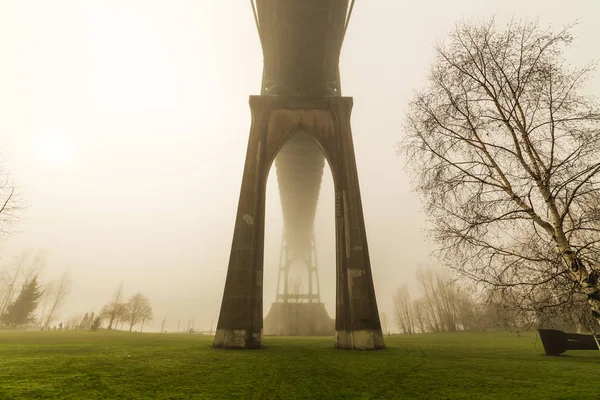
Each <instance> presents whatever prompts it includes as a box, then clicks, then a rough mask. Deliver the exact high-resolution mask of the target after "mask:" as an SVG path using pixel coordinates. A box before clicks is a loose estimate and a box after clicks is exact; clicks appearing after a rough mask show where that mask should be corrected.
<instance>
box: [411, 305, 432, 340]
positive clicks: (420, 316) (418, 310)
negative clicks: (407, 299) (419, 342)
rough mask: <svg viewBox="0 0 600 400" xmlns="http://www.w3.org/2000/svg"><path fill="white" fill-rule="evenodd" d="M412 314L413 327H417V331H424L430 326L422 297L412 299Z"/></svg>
mask: <svg viewBox="0 0 600 400" xmlns="http://www.w3.org/2000/svg"><path fill="white" fill-rule="evenodd" d="M412 310H413V316H414V319H415V328H418V329H419V332H421V333H425V332H427V331H429V330H431V328H430V327H429V325H430V322H428V319H429V318H428V316H427V310H426V309H425V303H424V300H423V299H414V300H413V303H412Z"/></svg>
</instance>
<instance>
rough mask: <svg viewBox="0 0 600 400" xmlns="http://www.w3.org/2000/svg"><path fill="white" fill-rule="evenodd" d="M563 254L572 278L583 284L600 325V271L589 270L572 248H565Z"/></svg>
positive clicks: (583, 289) (582, 287)
mask: <svg viewBox="0 0 600 400" xmlns="http://www.w3.org/2000/svg"><path fill="white" fill-rule="evenodd" d="M562 254H563V257H564V260H565V263H566V264H567V268H568V269H569V275H570V276H571V279H573V280H574V281H575V282H577V283H578V284H579V285H580V286H581V289H582V292H583V293H584V294H585V295H586V296H587V302H588V304H589V305H590V308H591V309H592V315H593V316H594V318H595V319H596V321H597V322H598V325H600V271H599V270H597V269H594V268H590V270H591V272H588V268H587V267H586V266H585V265H584V264H583V262H582V261H581V260H580V259H579V258H578V257H577V254H576V253H575V252H574V251H573V250H571V249H566V250H564V251H563V253H562Z"/></svg>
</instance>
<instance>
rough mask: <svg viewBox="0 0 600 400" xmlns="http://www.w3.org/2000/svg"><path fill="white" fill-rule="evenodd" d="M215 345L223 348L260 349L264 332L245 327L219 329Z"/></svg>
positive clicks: (216, 333)
mask: <svg viewBox="0 0 600 400" xmlns="http://www.w3.org/2000/svg"><path fill="white" fill-rule="evenodd" d="M213 347H218V348H223V349H246V350H247V349H260V348H261V347H262V334H260V333H250V332H247V331H245V330H243V329H217V331H216V332H215V341H214V343H213Z"/></svg>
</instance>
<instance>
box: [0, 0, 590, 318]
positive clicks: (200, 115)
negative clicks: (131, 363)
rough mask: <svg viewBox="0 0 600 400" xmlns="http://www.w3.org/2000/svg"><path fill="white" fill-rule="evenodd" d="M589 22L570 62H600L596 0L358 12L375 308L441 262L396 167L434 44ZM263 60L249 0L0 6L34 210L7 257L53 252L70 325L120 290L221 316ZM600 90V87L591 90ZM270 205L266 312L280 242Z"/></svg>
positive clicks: (326, 247)
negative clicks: (521, 27) (510, 22)
mask: <svg viewBox="0 0 600 400" xmlns="http://www.w3.org/2000/svg"><path fill="white" fill-rule="evenodd" d="M492 14H496V15H497V17H498V18H499V19H500V20H504V19H506V18H509V17H511V16H513V15H514V16H516V17H534V18H535V17H539V18H540V21H541V23H542V24H544V25H547V24H550V23H551V24H553V25H555V26H562V25H564V24H567V23H570V22H573V21H574V20H576V19H580V20H581V21H582V22H583V23H582V24H581V25H580V26H578V27H577V28H576V29H575V30H574V33H575V34H576V36H577V40H576V42H575V45H574V46H573V48H572V49H571V50H569V52H568V56H569V59H570V60H571V61H572V62H573V63H574V64H583V63H586V62H589V61H592V60H594V59H599V58H600V47H598V38H600V2H598V1H597V0H571V1H569V2H565V1H560V0H552V1H549V0H518V1H517V0H498V1H484V0H454V1H442V0H436V1H432V0H424V1H402V0H358V1H357V2H356V6H355V10H354V14H353V18H352V21H351V24H350V28H349V30H348V33H347V36H346V41H345V44H344V47H343V50H342V59H341V76H342V91H343V94H344V95H346V96H353V97H354V104H355V105H354V111H353V119H352V128H353V135H354V142H355V150H356V157H357V164H358V169H359V178H360V185H361V191H362V199H363V206H364V213H365V219H366V225H367V234H368V240H369V248H370V254H371V264H372V269H373V276H374V280H375V288H376V292H377V298H378V303H379V308H380V311H385V312H387V313H389V314H391V297H392V294H393V291H394V289H395V288H396V287H397V286H398V285H401V284H403V283H409V284H411V283H412V282H413V280H414V271H415V269H416V268H417V267H418V266H419V265H424V266H425V265H434V264H435V260H433V259H431V258H429V253H430V252H431V250H432V249H433V248H434V247H433V245H432V244H431V243H429V242H428V240H427V238H426V236H425V234H424V232H423V230H424V228H425V218H424V216H423V214H422V212H421V211H420V203H419V200H418V198H417V197H416V195H415V194H414V193H411V187H410V183H409V179H408V177H407V176H406V174H405V173H404V171H403V160H402V158H401V157H399V156H397V155H396V154H395V144H396V142H397V141H398V140H399V139H400V138H401V137H402V131H401V122H402V118H403V113H404V111H405V109H406V104H407V102H408V100H409V99H410V97H411V94H412V93H413V91H414V90H416V89H418V88H420V87H421V86H422V85H423V84H424V78H425V76H426V74H427V71H428V67H429V64H430V62H431V60H432V56H433V47H434V44H435V42H436V40H438V39H441V38H443V36H444V35H445V34H446V33H447V32H448V31H449V30H450V29H451V28H452V26H453V24H454V23H455V22H456V21H458V20H460V19H462V18H474V17H484V18H487V17H489V16H491V15H492ZM261 74H262V53H261V48H260V43H259V40H258V36H257V33H256V28H255V25H254V20H253V17H252V11H251V8H250V3H249V2H248V1H246V0H170V1H166V0H160V1H159V0H70V1H69V0H52V1H48V0H38V1H33V0H0V150H1V152H2V159H3V160H4V162H5V163H4V166H5V167H7V168H8V169H9V170H10V171H11V173H12V176H13V178H14V180H15V182H16V183H17V185H18V187H19V191H20V193H21V194H22V196H23V198H24V200H25V202H26V204H27V206H28V209H27V210H26V211H25V212H23V221H22V222H21V223H20V224H19V226H18V230H19V233H18V234H15V235H14V236H13V237H11V238H10V239H9V240H7V241H5V242H3V243H2V245H1V247H0V249H1V252H0V257H1V258H0V262H1V263H3V266H4V265H8V264H9V263H10V262H11V260H12V258H13V256H14V255H15V254H16V253H18V252H19V251H20V250H21V249H23V248H43V249H44V250H45V251H46V255H47V257H46V258H47V265H46V268H45V270H44V277H45V278H46V279H51V278H54V277H58V276H59V275H60V274H61V273H62V272H63V271H64V270H69V271H70V274H71V276H72V278H73V290H72V293H71V297H70V300H69V303H68V304H67V305H66V306H65V308H64V310H63V312H62V316H63V317H65V318H66V317H68V316H69V315H71V314H73V313H84V312H86V311H98V310H99V308H100V307H101V305H102V304H104V303H106V302H107V301H108V300H109V299H110V297H111V295H112V293H113V292H114V290H115V288H116V286H117V285H118V283H119V282H120V281H121V280H123V281H124V284H125V292H126V295H131V294H133V293H134V292H135V291H138V290H139V291H142V292H143V293H145V294H147V295H148V296H149V297H150V300H151V301H152V303H153V305H154V309H155V316H156V321H155V322H154V323H153V324H152V325H153V327H154V328H155V329H156V328H157V327H159V326H160V321H161V320H162V318H164V317H165V316H166V317H167V318H168V320H169V329H170V330H172V329H175V326H176V324H177V322H176V321H177V320H178V319H181V320H182V326H183V325H184V324H186V323H187V320H189V319H192V318H194V317H195V319H196V327H200V328H209V327H210V324H211V321H214V324H215V325H216V320H217V317H218V312H219V306H220V302H221V296H222V292H223V287H224V280H225V274H226V270H227V263H228V259H229V251H230V247H231V239H232V233H233V224H234V220H235V214H236V207H237V202H238V194H239V188H240V183H241V176H242V168H243V163H244V157H245V151H246V144H247V138H248V132H249V128H250V112H249V107H248V95H250V94H259V92H260V83H261ZM588 89H589V92H590V93H594V94H600V74H597V75H596V76H595V77H594V79H593V80H592V81H590V82H589V85H588ZM281 226H282V222H281V211H280V206H279V198H278V194H277V185H276V180H275V174H274V173H271V176H270V179H269V187H268V198H267V233H266V254H265V293H264V296H265V305H266V307H265V312H266V311H267V310H268V306H269V304H270V302H271V301H272V300H273V299H274V295H275V278H276V276H277V258H278V255H279V244H280V240H281ZM333 235H334V221H333V187H332V181H331V175H330V173H329V172H328V171H327V172H326V176H325V178H324V184H323V188H322V194H321V199H320V204H319V210H318V222H317V239H318V254H319V265H320V272H321V288H322V291H323V298H324V300H325V302H326V303H327V308H328V309H329V310H330V312H333V309H334V303H333V302H334V292H335V285H334V267H335V258H334V236H333Z"/></svg>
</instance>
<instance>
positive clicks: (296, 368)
mask: <svg viewBox="0 0 600 400" xmlns="http://www.w3.org/2000/svg"><path fill="white" fill-rule="evenodd" d="M211 344H212V338H210V337H201V336H199V335H183V334H182V335H177V334H143V333H127V332H106V331H99V332H69V331H66V332H27V333H16V332H1V331H0V399H2V400H5V399H34V398H58V399H237V398H243V399H518V398H522V399H600V352H598V351H572V352H568V353H567V355H565V356H561V357H547V356H544V355H543V349H542V346H541V343H540V341H539V339H537V337H536V335H535V334H533V333H531V334H528V335H525V336H522V337H518V336H517V335H516V334H512V333H456V334H426V335H412V336H406V335H399V336H392V337H388V338H386V345H387V346H388V348H387V349H386V350H382V351H377V352H352V351H341V350H334V349H333V348H332V339H331V338H266V340H265V344H266V346H268V347H267V348H265V349H262V350H254V351H240V350H220V349H213V348H212V347H211Z"/></svg>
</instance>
